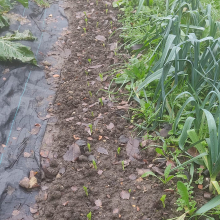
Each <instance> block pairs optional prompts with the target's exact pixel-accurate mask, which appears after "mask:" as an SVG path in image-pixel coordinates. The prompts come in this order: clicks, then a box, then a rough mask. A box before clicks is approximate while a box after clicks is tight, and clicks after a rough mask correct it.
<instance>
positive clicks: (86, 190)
mask: <svg viewBox="0 0 220 220" xmlns="http://www.w3.org/2000/svg"><path fill="white" fill-rule="evenodd" d="M83 189H84V191H85V193H86V196H89V193H88V189H87V187H86V186H83Z"/></svg>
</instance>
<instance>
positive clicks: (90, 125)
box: [88, 124, 92, 134]
mask: <svg viewBox="0 0 220 220" xmlns="http://www.w3.org/2000/svg"><path fill="white" fill-rule="evenodd" d="M88 126H89V128H90V132H91V134H92V124H89V125H88Z"/></svg>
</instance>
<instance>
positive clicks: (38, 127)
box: [31, 124, 41, 135]
mask: <svg viewBox="0 0 220 220" xmlns="http://www.w3.org/2000/svg"><path fill="white" fill-rule="evenodd" d="M40 128H41V125H40V124H35V125H34V128H32V130H31V134H34V135H36V134H38V132H39V131H40Z"/></svg>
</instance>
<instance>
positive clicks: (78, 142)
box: [76, 140, 86, 147]
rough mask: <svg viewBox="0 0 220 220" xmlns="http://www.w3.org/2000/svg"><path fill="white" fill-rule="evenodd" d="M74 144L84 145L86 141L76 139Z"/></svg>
mask: <svg viewBox="0 0 220 220" xmlns="http://www.w3.org/2000/svg"><path fill="white" fill-rule="evenodd" d="M76 144H77V145H78V146H80V147H81V146H86V141H84V140H77V141H76Z"/></svg>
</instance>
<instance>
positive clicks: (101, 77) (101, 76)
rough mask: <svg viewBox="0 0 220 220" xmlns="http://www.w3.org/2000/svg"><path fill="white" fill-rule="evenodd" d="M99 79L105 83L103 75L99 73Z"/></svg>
mask: <svg viewBox="0 0 220 220" xmlns="http://www.w3.org/2000/svg"><path fill="white" fill-rule="evenodd" d="M99 78H100V79H101V81H103V74H101V73H99Z"/></svg>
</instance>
